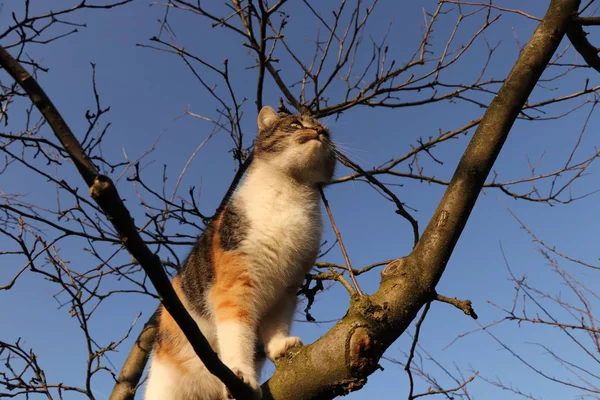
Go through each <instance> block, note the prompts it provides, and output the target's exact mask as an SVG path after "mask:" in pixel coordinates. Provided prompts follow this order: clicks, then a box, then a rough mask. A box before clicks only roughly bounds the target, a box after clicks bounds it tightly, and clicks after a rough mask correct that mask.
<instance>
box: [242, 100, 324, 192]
mask: <svg viewBox="0 0 600 400" xmlns="http://www.w3.org/2000/svg"><path fill="white" fill-rule="evenodd" d="M254 154H255V157H256V158H257V159H260V160H263V161H264V162H267V163H268V164H270V165H272V166H274V167H276V168H278V169H279V170H281V171H283V172H285V173H286V174H288V175H290V176H292V177H294V178H295V179H298V180H300V181H303V182H307V183H326V182H329V181H330V180H331V177H332V176H333V170H334V167H335V153H334V146H333V143H332V142H331V139H330V136H329V130H328V129H327V127H325V126H323V125H321V123H320V122H319V121H317V120H316V119H315V118H313V117H310V116H302V115H286V116H279V115H277V113H276V112H275V110H273V109H272V108H271V107H263V108H262V109H261V110H260V113H259V114H258V135H257V138H256V143H255V144H254Z"/></svg>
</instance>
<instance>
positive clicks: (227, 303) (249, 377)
mask: <svg viewBox="0 0 600 400" xmlns="http://www.w3.org/2000/svg"><path fill="white" fill-rule="evenodd" d="M255 292H256V290H255V288H253V285H252V283H251V281H250V280H249V279H245V278H243V277H242V278H240V277H239V276H238V279H237V280H236V281H229V282H225V283H224V285H223V286H222V287H221V286H220V285H215V287H214V288H213V290H212V296H211V297H212V303H213V307H214V310H213V311H214V316H215V325H216V331H217V340H218V346H219V357H220V358H221V361H223V363H224V364H225V365H227V366H228V367H229V368H230V369H231V370H232V371H233V372H234V373H236V374H237V375H238V376H239V377H240V378H242V379H243V380H244V382H245V383H246V384H248V385H250V386H251V387H252V389H254V392H255V398H256V399H260V398H261V397H262V392H261V389H260V386H259V384H258V365H257V360H256V351H255V349H256V343H257V341H258V327H257V324H258V323H257V321H258V309H257V306H256V304H257V301H256V293H255ZM225 394H226V395H227V396H228V397H229V398H231V397H230V395H229V393H228V391H227V390H225Z"/></svg>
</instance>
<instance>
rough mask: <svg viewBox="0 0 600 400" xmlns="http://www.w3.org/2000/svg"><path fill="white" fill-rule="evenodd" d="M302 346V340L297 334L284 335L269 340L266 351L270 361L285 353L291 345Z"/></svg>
mask: <svg viewBox="0 0 600 400" xmlns="http://www.w3.org/2000/svg"><path fill="white" fill-rule="evenodd" d="M296 346H302V341H301V340H300V338H299V337H298V336H286V337H281V338H276V339H273V340H271V342H270V343H269V344H268V346H267V348H266V351H267V355H268V356H269V358H270V359H271V360H272V361H275V360H276V359H278V358H279V357H282V356H284V355H285V353H287V352H288V350H290V349H291V348H292V347H296Z"/></svg>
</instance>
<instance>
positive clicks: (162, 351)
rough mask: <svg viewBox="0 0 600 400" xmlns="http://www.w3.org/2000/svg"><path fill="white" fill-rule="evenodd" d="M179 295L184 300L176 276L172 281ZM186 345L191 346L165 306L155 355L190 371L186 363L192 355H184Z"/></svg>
mask: <svg viewBox="0 0 600 400" xmlns="http://www.w3.org/2000/svg"><path fill="white" fill-rule="evenodd" d="M171 284H172V285H173V289H174V290H175V293H177V297H179V299H180V300H182V301H183V300H184V297H183V293H182V291H181V283H180V282H179V277H175V278H174V279H173V281H172V282H171ZM184 346H189V343H188V341H187V339H186V337H185V336H184V334H183V332H182V331H181V329H180V328H179V325H177V323H176V322H175V320H174V319H173V317H171V314H169V312H168V311H167V310H165V308H164V307H163V306H161V310H160V320H159V336H158V340H157V341H156V345H155V347H154V357H156V358H160V359H161V360H162V361H164V362H167V363H170V364H171V365H173V366H175V367H176V368H177V369H179V370H180V371H181V372H183V373H187V372H189V369H188V368H187V366H186V363H187V362H188V361H190V357H186V356H184V354H185V352H184V351H183V348H184Z"/></svg>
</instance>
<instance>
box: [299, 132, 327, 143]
mask: <svg viewBox="0 0 600 400" xmlns="http://www.w3.org/2000/svg"><path fill="white" fill-rule="evenodd" d="M321 136H322V135H320V134H319V133H318V132H317V131H313V130H309V131H306V132H303V133H302V134H300V135H298V136H297V137H296V141H297V142H298V143H300V144H304V143H307V142H310V141H312V140H316V141H318V142H321Z"/></svg>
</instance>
